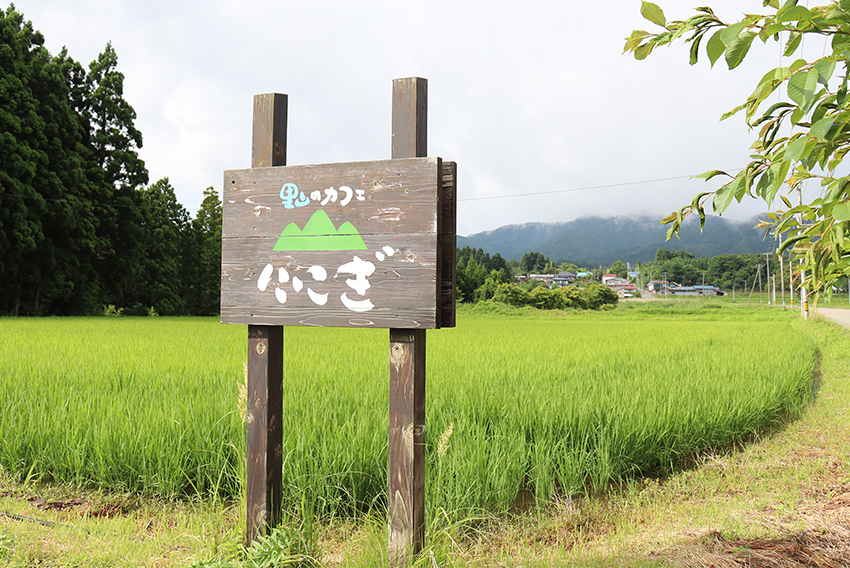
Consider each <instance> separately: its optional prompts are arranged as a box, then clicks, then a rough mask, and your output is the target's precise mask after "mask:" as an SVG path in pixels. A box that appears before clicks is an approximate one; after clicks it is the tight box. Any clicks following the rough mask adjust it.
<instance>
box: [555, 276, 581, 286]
mask: <svg viewBox="0 0 850 568" xmlns="http://www.w3.org/2000/svg"><path fill="white" fill-rule="evenodd" d="M577 276H578V275H577V274H576V273H575V272H559V273H557V274H556V275H555V277H554V278H553V279H552V283H553V284H554V285H555V286H557V287H558V288H563V287H564V286H567V285H569V284H572V283H573V282H575V281H576V278H577Z"/></svg>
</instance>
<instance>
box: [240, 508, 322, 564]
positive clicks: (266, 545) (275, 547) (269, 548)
mask: <svg viewBox="0 0 850 568" xmlns="http://www.w3.org/2000/svg"><path fill="white" fill-rule="evenodd" d="M246 556H247V559H248V562H249V563H250V565H251V566H254V567H256V568H283V567H287V566H291V567H292V568H311V567H314V566H320V562H319V560H320V558H321V553H320V551H319V549H318V546H317V544H316V538H315V536H314V532H313V520H312V516H311V517H310V518H309V519H307V520H301V519H297V518H288V519H285V520H284V522H282V523H281V524H280V526H277V527H274V528H272V529H270V530H269V531H268V533H267V534H265V535H263V536H261V537H260V538H259V539H258V540H257V541H256V542H254V543H253V544H252V545H251V547H250V548H249V549H248V550H247V551H246Z"/></svg>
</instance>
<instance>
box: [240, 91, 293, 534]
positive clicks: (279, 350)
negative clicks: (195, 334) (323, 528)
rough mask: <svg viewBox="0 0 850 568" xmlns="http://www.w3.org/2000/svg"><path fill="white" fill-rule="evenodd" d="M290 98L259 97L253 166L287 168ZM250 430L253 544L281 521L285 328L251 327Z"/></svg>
mask: <svg viewBox="0 0 850 568" xmlns="http://www.w3.org/2000/svg"><path fill="white" fill-rule="evenodd" d="M287 104H288V98H287V96H286V95H282V94H276V93H272V94H266V95H257V96H255V97H254V119H253V135H252V139H253V140H252V142H253V143H252V146H251V165H252V166H254V167H260V166H284V165H286V128H287V123H286V121H287ZM247 372H248V399H247V415H246V419H247V428H246V437H247V439H246V450H247V451H246V475H247V479H246V485H245V493H246V495H245V500H246V507H247V511H246V514H247V517H246V533H245V534H246V540H247V545H248V546H250V545H251V543H252V542H253V541H255V540H256V539H257V538H259V536H260V535H262V534H263V533H265V531H266V529H267V528H269V527H274V526H276V525H278V524H279V523H280V520H281V516H282V514H281V490H282V476H283V456H282V451H281V448H282V445H283V431H282V427H281V426H282V422H283V421H282V412H283V404H282V396H283V328H282V327H269V326H249V327H248V369H247Z"/></svg>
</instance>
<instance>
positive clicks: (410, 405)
mask: <svg viewBox="0 0 850 568" xmlns="http://www.w3.org/2000/svg"><path fill="white" fill-rule="evenodd" d="M425 350H426V332H425V330H424V329H422V330H408V329H392V330H390V388H389V403H390V420H389V466H388V472H389V480H388V490H389V511H388V520H387V524H388V528H389V557H390V565H391V566H407V565H408V564H409V563H410V560H411V558H412V556H415V555H417V554H419V552H420V551H421V546H422V541H423V539H424V537H425Z"/></svg>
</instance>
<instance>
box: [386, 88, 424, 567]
mask: <svg viewBox="0 0 850 568" xmlns="http://www.w3.org/2000/svg"><path fill="white" fill-rule="evenodd" d="M427 116H428V82H427V80H426V79H423V78H420V77H413V78H407V79H396V80H394V81H393V110H392V157H393V158H394V159H396V158H418V157H425V156H427V155H428V150H427V145H428V130H427V127H428V122H427ZM388 473H389V480H388V494H387V495H388V509H387V514H388V519H387V525H388V529H389V561H390V566H393V567H395V566H399V567H400V566H408V565H410V564H412V560H413V558H414V557H415V556H416V555H418V554H419V553H420V552H421V550H422V541H423V540H424V537H425V330H424V329H390V385H389V463H388Z"/></svg>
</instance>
